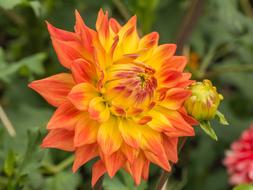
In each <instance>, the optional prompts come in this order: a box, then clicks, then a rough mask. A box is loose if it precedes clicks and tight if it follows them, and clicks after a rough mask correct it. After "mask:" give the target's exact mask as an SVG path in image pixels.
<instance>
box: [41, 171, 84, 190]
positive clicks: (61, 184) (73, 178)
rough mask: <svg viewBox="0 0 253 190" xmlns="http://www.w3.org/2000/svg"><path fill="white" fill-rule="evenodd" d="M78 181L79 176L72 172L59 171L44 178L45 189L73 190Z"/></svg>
mask: <svg viewBox="0 0 253 190" xmlns="http://www.w3.org/2000/svg"><path fill="white" fill-rule="evenodd" d="M79 182H80V177H79V176H78V175H77V174H73V173H72V172H66V171H65V172H60V173H58V174H56V175H55V176H53V177H49V178H47V180H46V185H45V188H44V189H46V190H62V189H67V190H75V189H77V186H78V184H79Z"/></svg>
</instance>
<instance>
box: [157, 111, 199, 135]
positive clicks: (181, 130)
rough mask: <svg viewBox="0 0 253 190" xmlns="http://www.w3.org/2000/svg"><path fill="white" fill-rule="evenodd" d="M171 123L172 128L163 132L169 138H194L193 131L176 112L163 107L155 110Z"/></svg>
mask: <svg viewBox="0 0 253 190" xmlns="http://www.w3.org/2000/svg"><path fill="white" fill-rule="evenodd" d="M157 109H158V110H159V111H160V112H161V113H163V114H164V115H165V116H166V117H167V118H168V119H169V121H170V122H171V124H172V127H170V128H168V129H167V130H166V132H165V134H166V135H168V136H169V137H181V136H194V135H195V133H194V129H193V128H192V126H191V125H190V124H189V123H187V122H186V121H185V120H184V118H183V116H182V115H181V114H180V112H178V111H173V110H169V109H166V108H163V107H158V108H157Z"/></svg>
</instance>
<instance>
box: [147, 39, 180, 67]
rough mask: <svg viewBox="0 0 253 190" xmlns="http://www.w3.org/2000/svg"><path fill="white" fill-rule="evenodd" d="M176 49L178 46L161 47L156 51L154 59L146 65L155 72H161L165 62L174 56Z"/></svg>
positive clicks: (165, 45) (167, 45) (166, 45)
mask: <svg viewBox="0 0 253 190" xmlns="http://www.w3.org/2000/svg"><path fill="white" fill-rule="evenodd" d="M176 48H177V46H176V44H163V45H160V46H158V47H157V48H156V49H155V50H154V52H153V55H152V57H151V58H150V59H149V60H148V61H147V62H146V63H147V64H148V65H150V66H151V67H153V68H154V69H155V70H160V68H161V66H162V65H163V64H164V62H165V61H166V60H167V59H169V58H171V57H172V56H173V55H174V53H175V52H176Z"/></svg>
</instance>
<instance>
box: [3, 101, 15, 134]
mask: <svg viewBox="0 0 253 190" xmlns="http://www.w3.org/2000/svg"><path fill="white" fill-rule="evenodd" d="M0 120H1V121H2V122H3V126H4V127H5V128H6V130H7V132H8V133H9V135H10V136H11V137H15V136H16V131H15V129H14V127H13V125H12V124H11V121H10V120H9V118H8V116H7V115H6V113H5V111H4V109H3V107H2V106H1V105H0Z"/></svg>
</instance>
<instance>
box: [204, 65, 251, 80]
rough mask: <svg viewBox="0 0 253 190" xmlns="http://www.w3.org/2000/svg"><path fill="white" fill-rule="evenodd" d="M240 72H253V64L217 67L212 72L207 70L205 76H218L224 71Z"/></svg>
mask: <svg viewBox="0 0 253 190" xmlns="http://www.w3.org/2000/svg"><path fill="white" fill-rule="evenodd" d="M239 72H253V65H251V64H247V65H241V66H236V67H232V66H230V67H223V68H217V69H213V70H212V71H210V72H207V73H206V75H205V77H206V78H210V77H214V76H218V75H220V74H223V73H239Z"/></svg>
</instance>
